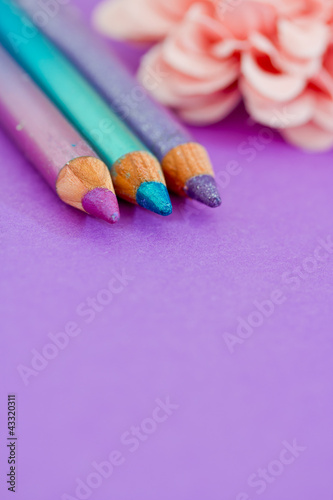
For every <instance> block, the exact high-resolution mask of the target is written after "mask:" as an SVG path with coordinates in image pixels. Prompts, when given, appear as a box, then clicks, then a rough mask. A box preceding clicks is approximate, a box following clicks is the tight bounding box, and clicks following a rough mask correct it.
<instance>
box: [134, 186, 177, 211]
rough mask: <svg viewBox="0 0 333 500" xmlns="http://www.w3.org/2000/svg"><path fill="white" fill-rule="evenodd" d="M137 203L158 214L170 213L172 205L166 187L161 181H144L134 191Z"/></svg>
mask: <svg viewBox="0 0 333 500" xmlns="http://www.w3.org/2000/svg"><path fill="white" fill-rule="evenodd" d="M136 201H137V202H138V204H139V205H140V206H141V207H143V208H146V209H147V210H150V211H151V212H154V213H155V214H158V215H164V216H166V215H170V214H171V213H172V205H171V201H170V197H169V193H168V190H167V188H166V187H165V185H164V184H162V183H161V182H144V183H143V184H141V186H140V187H139V189H138V190H137V193H136Z"/></svg>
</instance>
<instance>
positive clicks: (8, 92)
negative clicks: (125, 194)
mask: <svg viewBox="0 0 333 500" xmlns="http://www.w3.org/2000/svg"><path fill="white" fill-rule="evenodd" d="M0 68H1V71H0V127H2V128H3V129H4V131H5V132H6V133H7V134H8V135H9V136H10V137H11V139H12V140H13V142H14V143H15V144H16V145H17V146H18V148H19V149H20V150H21V151H22V152H23V153H24V155H25V156H26V157H27V158H28V159H29V160H30V162H31V163H32V164H33V165H34V166H35V168H36V169H37V170H38V171H39V173H40V174H41V175H42V176H43V177H44V179H45V180H46V181H47V182H48V184H49V185H50V186H51V188H52V189H53V190H54V191H56V192H57V194H58V196H59V198H60V199H61V200H62V201H64V202H65V203H67V204H68V205H71V206H73V207H75V208H77V209H79V210H82V211H84V212H86V213H89V214H90V215H94V216H96V217H99V218H102V219H104V220H105V221H107V222H109V223H111V224H113V223H114V222H116V221H117V220H118V219H119V207H118V202H117V198H116V196H115V193H114V188H113V185H112V180H111V177H110V173H109V171H108V169H107V167H106V165H105V164H104V163H103V162H102V161H101V160H100V159H99V158H98V157H97V156H96V154H95V153H94V151H93V150H92V149H91V148H90V146H89V145H88V144H87V143H86V142H85V141H84V140H83V139H82V138H81V136H80V135H79V134H78V133H77V132H76V130H75V129H74V128H73V127H72V126H71V125H70V124H69V123H68V122H67V120H66V119H65V118H64V116H63V115H62V114H61V113H60V112H59V111H58V110H57V108H55V107H54V106H53V104H52V103H51V102H50V101H49V100H48V98H47V97H46V96H45V95H44V94H43V93H42V92H41V91H40V89H39V88H38V87H37V86H36V85H35V83H34V82H33V81H32V80H31V79H30V77H29V76H28V75H27V74H26V73H24V72H23V71H22V69H21V68H20V67H19V66H18V65H17V63H16V62H15V61H14V60H12V59H11V57H10V56H9V54H7V52H6V51H5V50H4V49H3V48H2V47H1V46H0Z"/></svg>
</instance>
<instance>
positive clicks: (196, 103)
mask: <svg viewBox="0 0 333 500" xmlns="http://www.w3.org/2000/svg"><path fill="white" fill-rule="evenodd" d="M240 101H241V94H240V92H239V91H238V89H235V90H232V91H230V92H227V91H221V92H218V93H216V94H210V95H209V96H204V97H202V96H201V97H195V96H193V98H192V99H191V101H187V102H186V101H185V102H184V103H183V107H181V108H179V110H178V113H179V115H180V117H181V118H182V119H183V120H184V121H185V122H187V123H189V124H191V125H211V124H212V123H217V122H219V121H221V120H222V119H223V118H225V117H226V116H227V115H228V114H229V113H231V111H233V110H234V109H235V107H236V106H237V105H238V104H239V102H240Z"/></svg>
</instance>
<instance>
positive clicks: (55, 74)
mask: <svg viewBox="0 0 333 500" xmlns="http://www.w3.org/2000/svg"><path fill="white" fill-rule="evenodd" d="M0 41H1V43H2V44H3V45H4V47H5V48H6V49H7V50H8V51H9V52H10V53H11V54H12V55H13V56H14V57H15V59H16V60H17V61H18V62H19V63H20V64H21V65H22V66H23V67H24V68H25V69H26V70H27V71H28V72H29V73H30V74H31V76H32V77H33V78H34V80H35V81H36V82H37V83H38V84H39V85H40V86H41V87H42V88H43V90H44V92H45V93H46V94H48V96H49V97H50V98H51V99H52V100H53V101H54V102H55V103H56V105H57V106H58V107H59V108H60V109H61V111H62V112H63V113H64V114H65V115H66V116H67V118H68V119H70V121H72V122H73V123H74V125H75V126H76V128H77V129H78V130H80V132H81V133H82V134H83V135H84V136H85V137H87V138H88V140H89V142H90V143H91V144H92V145H93V146H94V148H95V149H96V150H98V152H99V154H100V155H101V156H102V158H103V159H104V161H105V162H106V163H107V164H108V165H109V166H111V165H112V164H113V163H114V162H115V161H116V160H118V159H119V158H120V157H121V156H123V155H125V154H127V153H129V152H132V151H141V150H146V147H145V146H144V145H143V143H142V142H141V141H139V139H137V138H136V136H134V135H133V134H132V132H131V131H130V130H129V129H128V128H127V127H126V126H125V125H124V123H123V122H122V121H121V120H120V119H119V118H118V117H117V116H116V115H115V113H113V111H111V110H110V109H109V107H108V105H107V104H106V103H105V102H104V101H103V99H102V98H101V97H100V96H99V95H98V94H97V93H96V92H95V90H94V89H93V88H92V87H91V86H90V85H89V84H88V82H86V80H85V79H84V78H83V77H82V76H81V75H80V73H79V72H78V71H77V70H76V69H75V68H74V67H73V66H72V65H71V63H70V62H69V61H68V60H67V59H66V58H65V57H64V56H63V55H62V54H61V52H60V51H59V50H58V49H57V48H56V47H55V46H53V45H52V43H51V42H49V41H48V40H47V38H46V37H45V36H44V35H43V34H42V33H41V32H40V31H39V30H38V29H37V28H36V27H35V26H34V25H33V24H32V23H31V22H30V21H29V19H28V18H27V17H26V15H25V14H24V13H23V11H21V10H20V9H19V8H18V7H17V6H16V5H15V3H14V2H12V1H9V0H0Z"/></svg>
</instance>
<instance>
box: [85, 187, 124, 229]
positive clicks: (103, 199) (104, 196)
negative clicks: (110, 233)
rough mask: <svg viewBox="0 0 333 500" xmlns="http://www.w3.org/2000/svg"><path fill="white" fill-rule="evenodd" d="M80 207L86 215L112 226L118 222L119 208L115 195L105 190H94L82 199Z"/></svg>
mask: <svg viewBox="0 0 333 500" xmlns="http://www.w3.org/2000/svg"><path fill="white" fill-rule="evenodd" d="M82 206H83V208H84V210H85V211H86V212H88V214H90V215H92V216H94V217H97V218H98V219H102V220H105V221H106V222H109V223H110V224H114V223H115V222H117V221H118V220H119V216H120V215H119V207H118V201H117V197H116V195H115V194H113V192H112V191H110V190H109V189H106V188H95V189H92V190H91V191H88V193H87V194H86V195H85V196H84V197H83V200H82Z"/></svg>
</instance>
